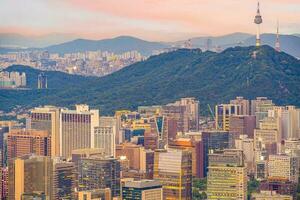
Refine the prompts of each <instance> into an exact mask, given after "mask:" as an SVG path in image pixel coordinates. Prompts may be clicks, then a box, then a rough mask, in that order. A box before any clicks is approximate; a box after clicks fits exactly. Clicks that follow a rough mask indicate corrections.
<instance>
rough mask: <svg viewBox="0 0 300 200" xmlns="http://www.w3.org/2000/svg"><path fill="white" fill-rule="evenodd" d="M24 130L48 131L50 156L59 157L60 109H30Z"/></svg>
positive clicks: (49, 107) (48, 107)
mask: <svg viewBox="0 0 300 200" xmlns="http://www.w3.org/2000/svg"><path fill="white" fill-rule="evenodd" d="M26 128H27V129H36V130H43V131H45V130H46V131H48V132H49V134H50V136H51V155H52V156H60V108H57V107H54V106H44V107H38V108H34V109H32V110H31V111H30V114H29V118H28V119H27V121H26Z"/></svg>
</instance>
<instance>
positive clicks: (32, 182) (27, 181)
mask: <svg viewBox="0 0 300 200" xmlns="http://www.w3.org/2000/svg"><path fill="white" fill-rule="evenodd" d="M52 167H53V166H52V161H51V158H50V157H46V156H24V157H22V158H16V159H13V160H10V161H9V166H8V169H9V176H8V178H9V180H8V199H14V200H21V196H22V195H23V194H32V193H35V192H36V191H39V192H42V193H44V195H45V197H46V198H45V199H46V200H51V199H53V190H52V186H53V176H52Z"/></svg>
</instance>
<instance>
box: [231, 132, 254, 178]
mask: <svg viewBox="0 0 300 200" xmlns="http://www.w3.org/2000/svg"><path fill="white" fill-rule="evenodd" d="M235 148H236V149H240V150H242V151H243V152H244V155H245V160H244V163H245V166H246V167H247V172H248V174H252V173H254V169H255V168H254V166H255V164H254V157H255V154H254V141H253V139H251V138H248V136H247V135H241V136H240V138H239V139H236V140H235Z"/></svg>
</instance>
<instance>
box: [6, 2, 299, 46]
mask: <svg viewBox="0 0 300 200" xmlns="http://www.w3.org/2000/svg"><path fill="white" fill-rule="evenodd" d="M0 4H1V6H0V32H2V33H20V34H24V35H43V34H49V33H68V34H75V35H77V36H80V37H85V38H91V39H102V38H108V37H115V36H119V35H132V36H137V37H140V38H143V39H148V40H160V41H161V40H163V41H172V40H178V39H186V38H189V37H195V36H203V35H224V34H228V33H232V32H247V33H255V25H254V24H253V18H254V15H255V11H256V4H257V1H255V0H26V1H24V0H1V3H0ZM261 12H262V15H263V19H264V23H263V25H262V31H263V32H274V31H275V30H276V27H275V26H276V21H277V19H278V20H279V21H280V30H281V32H282V33H283V34H292V33H300V0H261Z"/></svg>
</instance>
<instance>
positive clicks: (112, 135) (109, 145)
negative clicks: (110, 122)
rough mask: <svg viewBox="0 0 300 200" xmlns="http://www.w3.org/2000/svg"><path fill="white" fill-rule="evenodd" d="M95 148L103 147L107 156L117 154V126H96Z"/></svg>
mask: <svg viewBox="0 0 300 200" xmlns="http://www.w3.org/2000/svg"><path fill="white" fill-rule="evenodd" d="M94 131H95V136H94V141H95V144H94V148H102V149H104V152H105V154H106V155H107V156H111V157H115V156H116V145H115V142H116V126H104V125H103V126H96V127H95V130H94Z"/></svg>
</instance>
